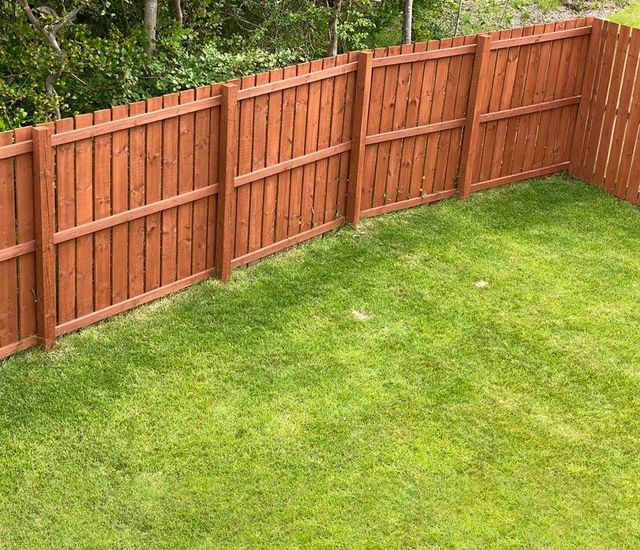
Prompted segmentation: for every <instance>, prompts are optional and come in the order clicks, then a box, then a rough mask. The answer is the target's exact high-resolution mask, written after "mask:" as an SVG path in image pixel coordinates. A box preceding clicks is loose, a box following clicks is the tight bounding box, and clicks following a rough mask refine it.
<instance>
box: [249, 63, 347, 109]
mask: <svg viewBox="0 0 640 550" xmlns="http://www.w3.org/2000/svg"><path fill="white" fill-rule="evenodd" d="M316 61H317V64H316V66H317V67H318V69H317V70H315V71H313V72H311V73H305V72H304V71H301V72H300V73H299V74H298V76H296V77H292V78H290V79H288V80H282V81H277V82H271V83H268V80H269V79H268V78H265V77H263V78H262V79H261V82H262V83H261V84H256V85H255V86H252V87H250V88H248V89H242V90H240V91H239V92H238V99H239V100H245V99H250V98H252V97H259V96H261V95H267V94H271V93H273V92H279V91H282V90H286V89H288V88H297V87H298V86H304V85H305V84H312V83H314V82H319V81H321V80H325V79H327V78H333V77H336V76H338V75H341V74H347V73H351V72H355V71H356V70H357V69H358V67H357V65H356V64H355V63H348V64H346V65H341V66H339V67H330V68H327V69H324V70H323V69H322V60H321V59H319V60H316ZM265 81H266V82H265Z"/></svg>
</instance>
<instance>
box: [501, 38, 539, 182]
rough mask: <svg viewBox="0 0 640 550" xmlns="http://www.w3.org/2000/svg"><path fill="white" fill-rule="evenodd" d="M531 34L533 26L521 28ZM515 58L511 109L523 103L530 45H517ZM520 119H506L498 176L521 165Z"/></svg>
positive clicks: (504, 174) (526, 83)
mask: <svg viewBox="0 0 640 550" xmlns="http://www.w3.org/2000/svg"><path fill="white" fill-rule="evenodd" d="M531 34H533V26H529V27H524V28H523V29H522V35H523V36H529V35H531ZM517 58H518V63H517V68H516V74H515V78H514V83H513V92H512V93H511V101H510V102H509V106H510V108H512V109H515V108H519V107H522V106H523V104H524V97H525V89H526V88H527V85H528V81H529V78H528V77H529V66H530V62H529V60H530V58H531V46H523V47H522V46H519V47H518V48H517ZM522 121H523V118H522V117H514V118H509V119H508V120H507V125H506V131H505V139H504V149H503V151H504V152H503V155H502V166H501V167H500V176H505V177H506V176H508V175H510V174H512V173H514V171H515V168H514V165H522V160H521V159H522V156H523V155H524V150H523V149H522V147H518V148H517V147H516V142H517V140H518V139H519V137H520V136H521V135H522V133H523V130H524V133H525V137H526V128H525V127H524V124H523V125H521V122H522ZM521 127H522V130H521Z"/></svg>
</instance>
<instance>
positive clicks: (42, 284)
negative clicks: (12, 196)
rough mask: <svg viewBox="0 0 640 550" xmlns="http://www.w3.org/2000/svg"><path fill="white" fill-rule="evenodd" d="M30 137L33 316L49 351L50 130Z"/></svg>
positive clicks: (52, 278)
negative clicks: (32, 188)
mask: <svg viewBox="0 0 640 550" xmlns="http://www.w3.org/2000/svg"><path fill="white" fill-rule="evenodd" d="M32 132H33V133H32V136H33V172H34V174H35V178H34V212H35V227H34V229H35V239H36V296H37V301H36V316H37V327H38V338H39V339H40V341H41V342H42V343H43V344H44V346H45V347H50V346H52V345H53V342H54V341H55V338H56V332H55V329H56V322H57V316H56V257H55V255H56V253H55V248H54V244H53V231H54V224H55V198H54V167H53V149H52V146H51V128H49V127H46V126H37V127H35V128H34V129H33V130H32Z"/></svg>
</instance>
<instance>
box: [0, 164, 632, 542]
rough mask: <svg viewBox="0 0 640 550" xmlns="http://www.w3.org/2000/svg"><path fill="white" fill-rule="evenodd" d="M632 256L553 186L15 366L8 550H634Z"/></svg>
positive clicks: (435, 209)
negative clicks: (517, 549)
mask: <svg viewBox="0 0 640 550" xmlns="http://www.w3.org/2000/svg"><path fill="white" fill-rule="evenodd" d="M639 251H640V215H639V213H638V211H637V209H636V208H634V207H632V206H631V205H629V204H625V203H622V202H618V201H616V200H614V199H612V198H610V197H608V196H606V195H605V194H604V193H602V192H601V191H600V190H599V189H597V188H593V187H587V186H585V185H583V184H580V183H578V182H575V181H574V180H571V179H570V178H566V177H562V176H561V177H552V178H548V179H546V180H542V181H536V182H531V183H526V184H521V185H518V186H513V187H509V188H503V189H498V190H494V191H489V192H485V193H479V194H475V195H474V196H472V198H471V199H470V200H469V201H468V202H465V203H463V202H459V201H457V200H451V201H446V202H443V203H439V204H436V205H433V206H431V207H428V208H418V209H414V210H411V211H407V212H403V213H398V214H394V215H389V216H386V217H382V218H378V219H375V220H368V221H366V222H365V223H364V224H363V225H362V227H360V228H358V229H355V230H353V229H346V230H342V231H339V232H337V233H336V234H335V235H333V236H331V237H329V238H325V239H321V240H316V241H314V242H312V243H309V244H307V245H305V246H302V247H299V248H297V249H295V250H292V251H289V252H287V253H284V254H282V255H280V256H277V257H275V258H272V259H269V260H266V261H263V262H261V263H259V264H257V265H255V266H252V267H250V268H248V269H242V270H237V271H236V272H235V273H234V275H233V277H232V280H231V281H230V282H229V283H228V284H226V285H221V284H219V283H217V282H216V281H208V282H205V283H203V284H200V285H197V286H195V287H192V288H190V289H188V290H187V291H184V292H181V293H179V294H177V295H175V296H172V297H170V298H167V299H164V300H160V301H158V302H156V303H154V304H151V305H150V306H147V307H143V308H140V309H138V310H136V311H133V312H131V313H129V314H126V315H122V316H119V317H117V318H114V319H112V320H110V321H108V322H106V323H103V324H102V325H100V326H96V327H90V328H88V329H85V330H84V331H82V332H81V333H79V334H73V335H69V336H67V337H65V338H62V339H61V340H60V342H59V344H58V345H57V346H56V348H55V349H54V350H53V351H52V352H49V353H43V352H40V351H33V352H29V353H25V354H22V355H20V356H16V357H14V358H12V359H10V360H8V361H6V362H5V363H4V364H3V365H2V368H1V369H0V407H1V409H0V541H2V544H5V545H6V546H9V547H11V546H47V547H65V546H69V547H71V546H76V547H77V546H81V547H96V548H99V547H113V546H119V547H153V548H158V547H165V548H176V547H183V548H187V547H188V548H191V547H200V546H204V547H210V546H218V545H228V546H264V545H267V544H268V545H284V546H307V545H312V546H321V547H322V546H327V547H335V546H342V547H362V548H368V547H372V546H373V547H385V546H392V547H406V546H422V545H443V546H451V547H473V546H492V545H498V546H537V547H540V546H575V545H579V546H585V545H588V546H596V547H622V546H630V547H631V546H637V544H638V542H640V521H639V519H638V518H639V517H640V506H639V498H640V497H639V496H638V492H639V489H640V486H639V485H640V482H639V481H638V480H639V479H640V454H639V453H638V448H639V444H640V422H639V416H640V413H639V412H638V411H639V410H640V409H639V406H640V380H639V374H640V340H639V339H638V327H639V326H640V310H639V308H638V300H639V298H640V252H639ZM479 280H484V281H486V282H487V283H488V286H486V287H485V288H478V287H477V286H476V282H477V281H479ZM354 311H356V312H358V313H357V315H354Z"/></svg>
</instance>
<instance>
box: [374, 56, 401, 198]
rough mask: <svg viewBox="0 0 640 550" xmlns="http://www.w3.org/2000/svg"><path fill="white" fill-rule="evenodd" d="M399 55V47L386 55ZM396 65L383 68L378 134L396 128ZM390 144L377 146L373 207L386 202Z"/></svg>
mask: <svg viewBox="0 0 640 550" xmlns="http://www.w3.org/2000/svg"><path fill="white" fill-rule="evenodd" d="M399 53H400V47H399V46H394V47H390V48H389V50H388V55H397V54H399ZM399 69H400V67H399V66H398V65H389V66H387V67H384V69H383V70H385V71H386V73H385V77H384V92H383V96H382V115H381V118H380V132H381V133H382V132H390V131H392V130H395V129H397V128H395V127H394V123H395V121H394V113H395V111H396V105H397V101H396V97H397V89H398V81H399V77H398V75H399ZM390 149H391V143H390V142H388V141H385V142H382V143H379V144H378V152H377V158H376V168H375V173H374V188H373V206H380V205H381V204H385V203H386V202H387V181H388V168H389V156H390Z"/></svg>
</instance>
